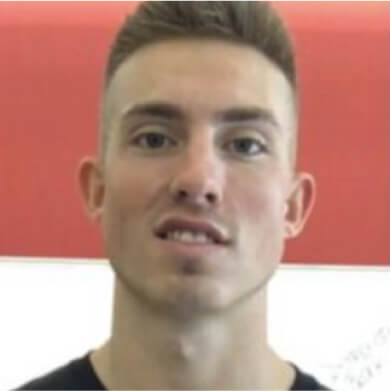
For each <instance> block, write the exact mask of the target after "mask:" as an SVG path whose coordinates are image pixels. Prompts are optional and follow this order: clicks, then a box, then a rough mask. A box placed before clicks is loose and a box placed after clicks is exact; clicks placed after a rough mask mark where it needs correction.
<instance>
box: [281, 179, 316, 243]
mask: <svg viewBox="0 0 390 391" xmlns="http://www.w3.org/2000/svg"><path fill="white" fill-rule="evenodd" d="M314 202H315V180H314V177H313V176H312V175H310V174H308V173H299V174H297V176H296V179H295V181H294V184H293V190H292V191H291V193H290V196H289V198H288V200H287V201H286V204H285V237H286V238H295V237H297V236H298V235H299V234H300V233H301V232H302V230H303V228H304V226H305V224H306V222H307V220H308V218H309V216H310V214H311V211H312V209H313V206H314Z"/></svg>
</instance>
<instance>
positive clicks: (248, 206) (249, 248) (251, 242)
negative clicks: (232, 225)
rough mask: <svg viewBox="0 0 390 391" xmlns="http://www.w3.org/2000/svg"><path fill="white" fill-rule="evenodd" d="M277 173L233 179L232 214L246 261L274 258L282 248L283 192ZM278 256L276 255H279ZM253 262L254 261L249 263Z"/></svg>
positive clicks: (276, 258) (267, 260)
mask: <svg viewBox="0 0 390 391" xmlns="http://www.w3.org/2000/svg"><path fill="white" fill-rule="evenodd" d="M276 178H277V177H276V176H274V177H272V175H270V176H267V177H265V176H263V177H260V176H257V178H256V179H255V178H252V180H251V181H245V183H244V181H243V180H242V179H240V180H239V181H237V182H236V183H235V190H236V191H237V193H236V194H235V205H236V207H235V213H234V214H235V216H236V222H237V224H238V230H239V237H240V239H241V243H242V251H245V252H246V256H245V257H244V258H245V259H248V262H252V261H251V260H252V259H253V258H254V257H255V258H256V259H259V260H261V262H274V261H275V262H277V261H279V259H280V257H281V252H282V251H283V229H284V226H283V224H284V219H283V192H282V187H281V181H278V180H277V179H276ZM278 258H279V259H278ZM252 265H253V263H252Z"/></svg>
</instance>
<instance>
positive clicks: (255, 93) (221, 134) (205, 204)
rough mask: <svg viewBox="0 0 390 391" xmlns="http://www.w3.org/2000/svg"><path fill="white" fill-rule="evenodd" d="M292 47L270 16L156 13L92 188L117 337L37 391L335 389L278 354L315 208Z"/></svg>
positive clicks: (124, 51)
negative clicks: (290, 254)
mask: <svg viewBox="0 0 390 391" xmlns="http://www.w3.org/2000/svg"><path fill="white" fill-rule="evenodd" d="M295 79H296V77H295V68H294V55H293V52H292V48H291V44H290V41H289V38H288V34H287V32H286V30H285V29H284V27H283V24H282V22H281V20H280V19H279V17H278V16H277V14H276V13H275V11H274V10H273V9H272V8H271V7H270V5H269V4H267V3H262V2H185V1H184V2H150V3H144V4H143V5H141V6H140V7H139V9H138V10H137V13H136V14H135V15H134V16H132V17H130V18H128V19H127V20H126V22H125V24H124V25H123V26H122V28H121V30H120V31H119V33H118V36H117V37H116V40H115V42H114V44H113V47H112V49H111V53H110V57H109V61H108V65H107V71H106V76H105V88H104V93H103V105H102V120H101V124H102V126H101V134H100V149H99V154H98V157H97V158H96V159H95V158H85V159H84V160H83V161H82V163H81V166H80V171H79V178H80V184H81V189H82V194H83V197H84V199H85V202H86V205H87V208H88V210H89V213H90V215H91V217H92V218H93V219H94V220H96V221H97V222H98V223H99V224H100V225H101V227H102V230H103V234H104V242H105V248H106V251H107V255H108V258H109V260H110V264H111V265H112V267H113V269H114V271H115V276H116V279H115V301H114V312H113V328H112V335H111V338H110V339H109V340H108V341H107V343H106V344H104V346H102V347H101V348H99V349H97V350H95V351H93V352H91V353H90V354H88V355H87V356H85V357H83V358H81V359H79V360H75V361H73V362H72V363H70V364H68V365H66V366H65V367H63V368H60V369H58V370H56V371H54V372H52V373H51V374H49V375H47V376H45V377H43V378H40V379H37V380H35V381H33V382H31V383H29V384H26V385H25V386H23V387H21V388H22V389H113V390H114V389H258V390H303V389H305V390H309V389H310V390H323V389H325V388H324V387H323V386H321V385H320V384H319V383H318V382H317V381H316V380H315V379H314V378H313V377H311V376H309V375H306V374H304V373H303V372H301V371H300V370H299V369H298V368H297V367H296V366H295V365H293V364H292V363H289V362H286V361H284V360H283V359H282V358H280V357H279V356H278V355H277V354H276V353H275V352H274V351H273V350H272V349H271V347H270V346H269V345H268V340H267V308H266V299H267V284H268V281H269V279H270V278H271V277H272V275H273V274H274V272H275V270H276V269H277V267H278V265H279V262H280V260H281V258H282V254H283V250H284V243H285V240H286V239H288V238H293V237H296V236H297V235H298V234H299V233H300V232H301V231H302V228H303V226H304V224H305V222H306V221H307V219H308V216H309V214H310V211H311V209H312V206H313V203H314V198H315V182H314V179H313V177H312V176H311V175H309V174H307V173H303V172H300V173H298V172H296V171H295V161H296V145H297V141H296V140H297V86H296V80H295Z"/></svg>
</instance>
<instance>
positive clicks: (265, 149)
mask: <svg viewBox="0 0 390 391" xmlns="http://www.w3.org/2000/svg"><path fill="white" fill-rule="evenodd" d="M156 135H157V136H158V137H163V138H165V140H169V141H170V143H171V147H173V146H176V145H177V142H176V141H174V140H173V139H171V138H170V137H168V136H166V135H164V134H162V133H158V132H147V133H143V134H141V135H139V136H137V137H135V139H134V140H133V141H132V144H134V145H138V146H141V147H142V148H145V149H149V150H153V149H161V148H153V147H150V146H147V145H142V142H141V141H140V140H146V138H147V136H156ZM243 141H244V142H247V141H249V142H251V145H253V144H257V145H258V148H257V152H255V153H249V154H246V155H247V156H256V155H258V154H260V153H268V152H269V150H268V147H267V146H266V145H265V144H264V143H262V142H261V141H259V140H257V139H255V138H252V137H239V138H236V139H234V140H232V141H229V142H228V143H227V145H232V144H234V143H237V142H239V143H242V142H243ZM238 154H240V153H239V152H238Z"/></svg>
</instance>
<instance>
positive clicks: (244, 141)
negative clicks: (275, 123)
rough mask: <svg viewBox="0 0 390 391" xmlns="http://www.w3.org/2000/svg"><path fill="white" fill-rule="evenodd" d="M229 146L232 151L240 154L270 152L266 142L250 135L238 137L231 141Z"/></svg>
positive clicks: (251, 154) (248, 154) (250, 154)
mask: <svg viewBox="0 0 390 391" xmlns="http://www.w3.org/2000/svg"><path fill="white" fill-rule="evenodd" d="M227 146H228V149H229V150H230V151H232V152H234V153H238V154H240V155H247V156H254V155H259V154H260V153H266V152H268V148H267V147H266V145H265V144H263V143H262V142H261V141H259V140H257V139H254V138H250V137H240V138H236V139H234V140H232V141H230V142H229V143H228V144H227Z"/></svg>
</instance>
